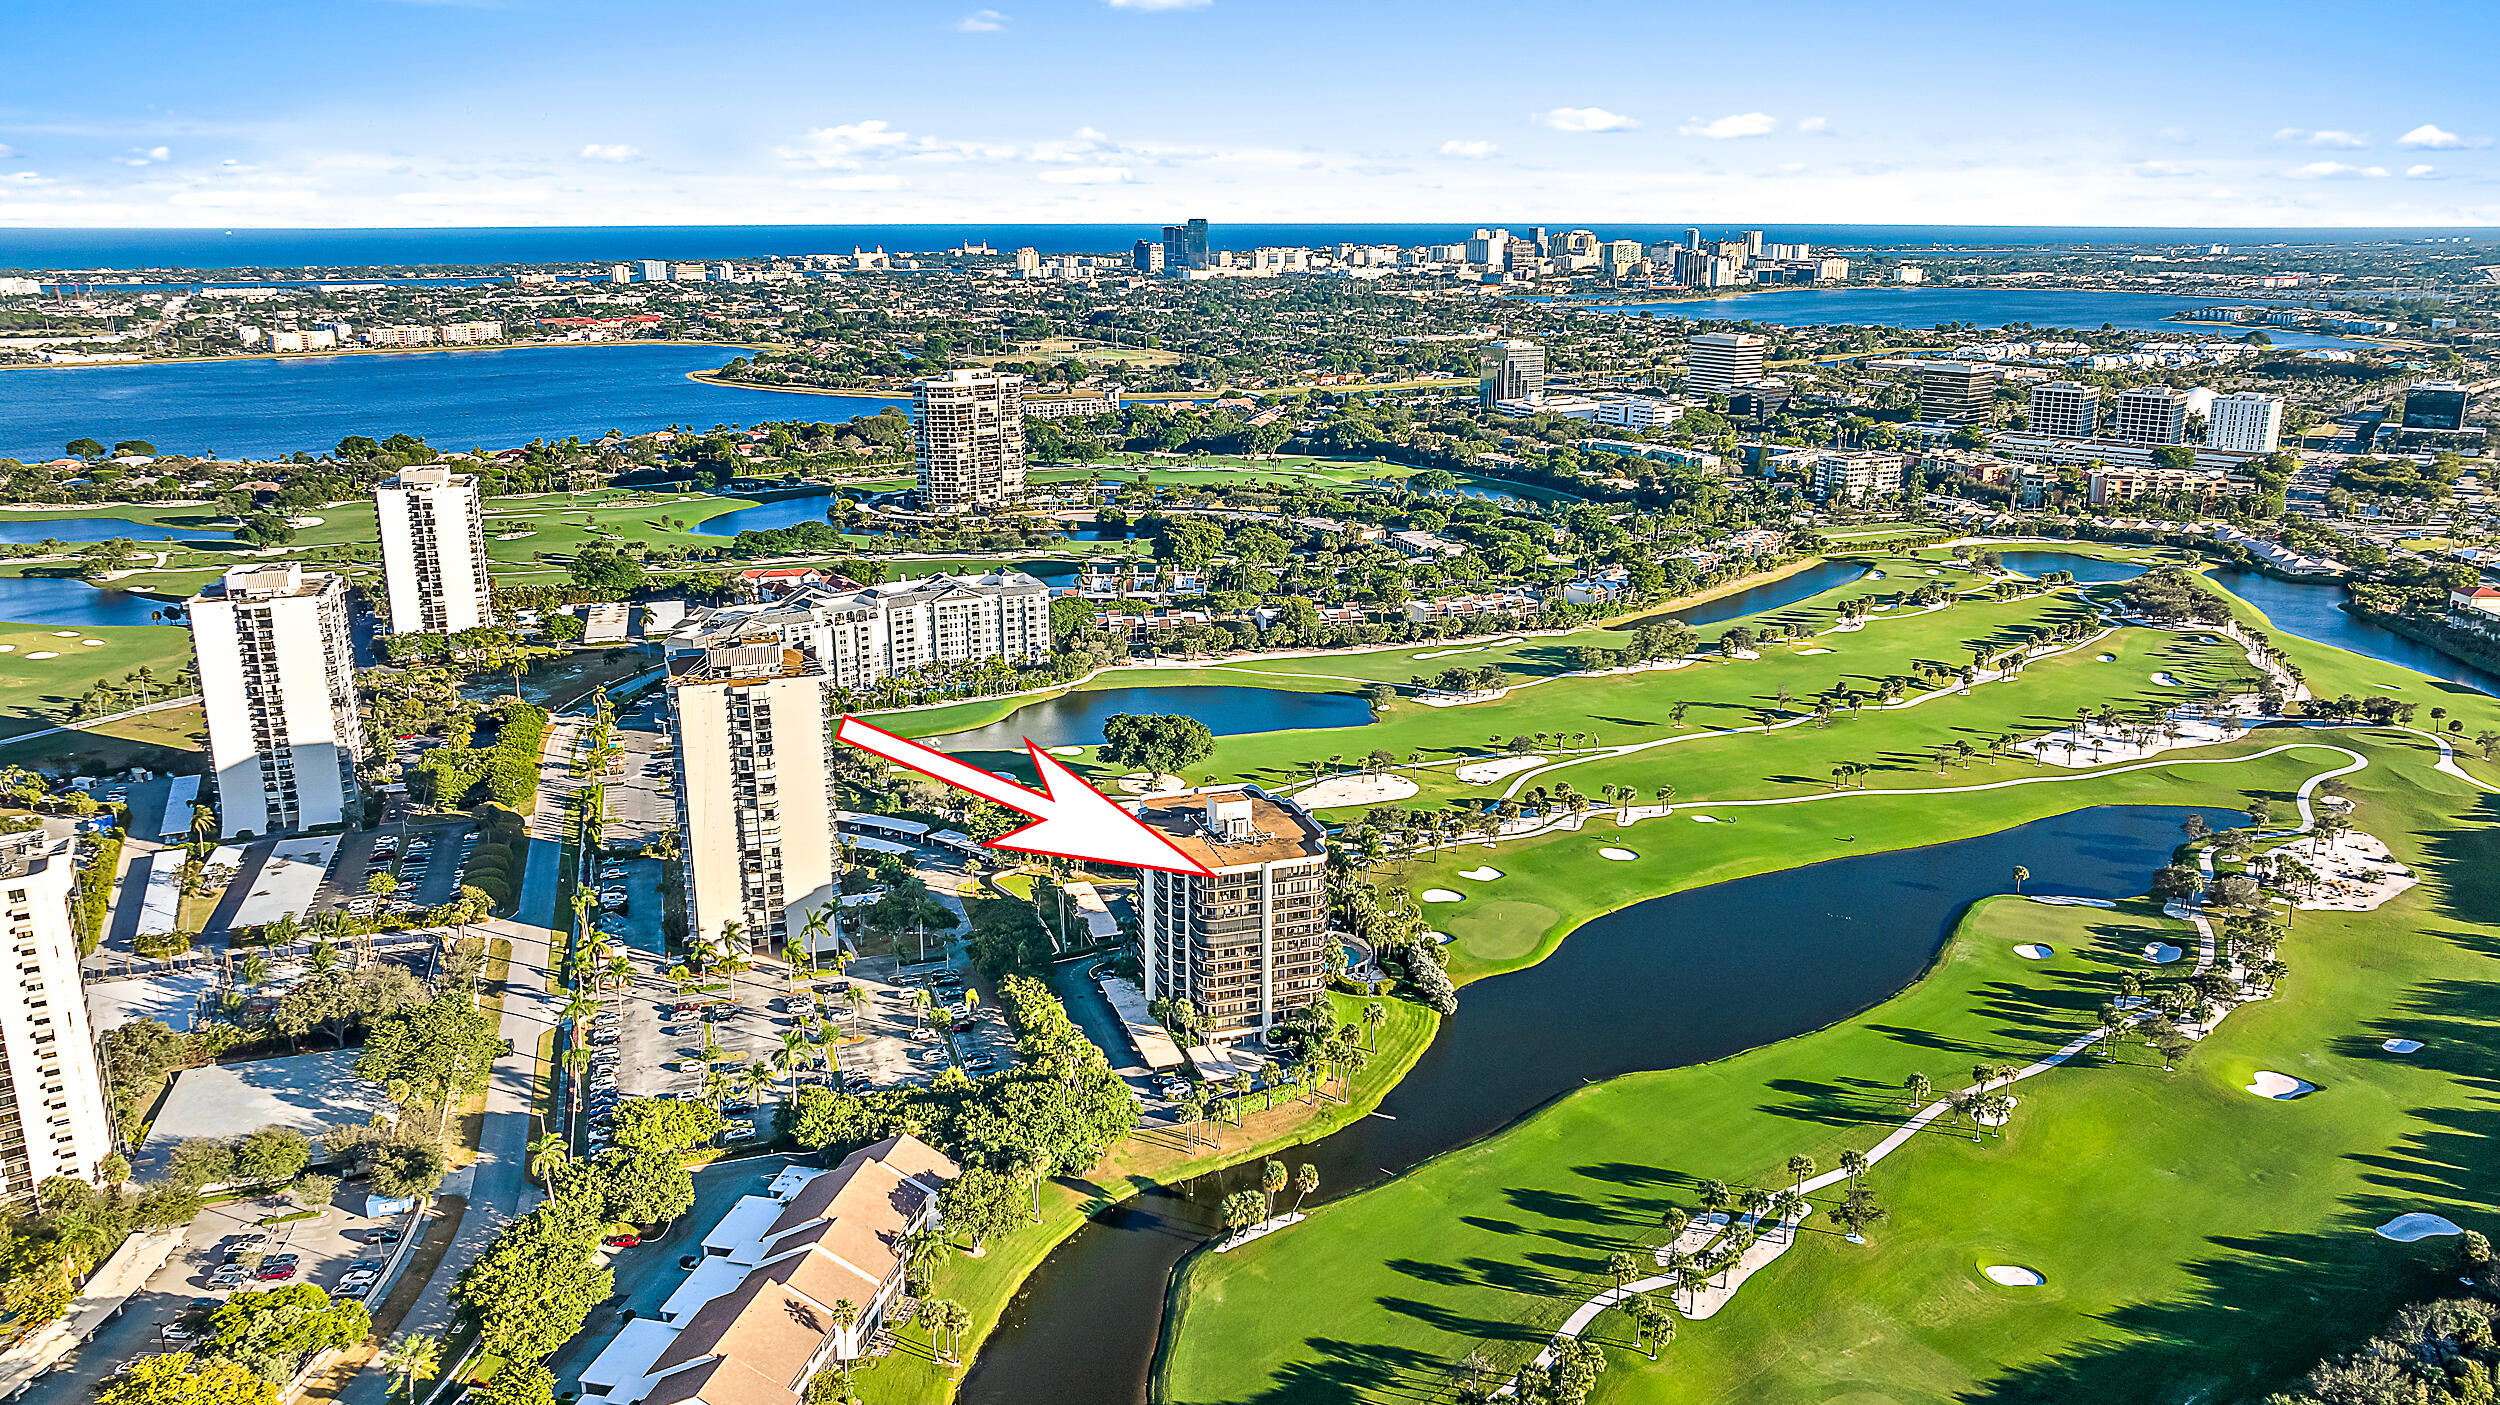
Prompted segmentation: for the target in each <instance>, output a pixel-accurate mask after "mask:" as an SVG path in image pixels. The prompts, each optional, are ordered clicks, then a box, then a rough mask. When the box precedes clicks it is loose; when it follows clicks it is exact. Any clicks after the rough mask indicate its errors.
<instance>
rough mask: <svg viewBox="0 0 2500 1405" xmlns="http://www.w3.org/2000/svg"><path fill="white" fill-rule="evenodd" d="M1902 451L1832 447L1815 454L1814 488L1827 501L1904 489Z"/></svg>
mask: <svg viewBox="0 0 2500 1405" xmlns="http://www.w3.org/2000/svg"><path fill="white" fill-rule="evenodd" d="M1906 462H1907V461H1906V460H1905V459H1903V458H1902V456H1901V455H1899V454H1888V453H1885V452H1883V451H1882V450H1880V449H1854V450H1844V449H1831V450H1826V451H1825V452H1823V453H1820V454H1817V455H1815V457H1814V465H1813V469H1812V473H1813V481H1814V491H1815V492H1817V493H1819V494H1821V495H1822V497H1823V499H1824V500H1825V501H1826V502H1860V501H1864V500H1865V499H1868V498H1882V497H1890V496H1892V495H1893V494H1895V493H1898V492H1900V491H1901V475H1902V468H1903V465H1904V464H1905V463H1906Z"/></svg>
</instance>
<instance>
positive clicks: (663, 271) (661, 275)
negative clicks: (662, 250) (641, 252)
mask: <svg viewBox="0 0 2500 1405" xmlns="http://www.w3.org/2000/svg"><path fill="white" fill-rule="evenodd" d="M642 281H643V282H645V283H665V282H667V281H668V261H667V260H666V259H644V260H643V261H642Z"/></svg>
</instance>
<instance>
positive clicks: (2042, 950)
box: [2014, 942, 2057, 961]
mask: <svg viewBox="0 0 2500 1405" xmlns="http://www.w3.org/2000/svg"><path fill="white" fill-rule="evenodd" d="M2014 954H2015V955H2016V956H2019V957H2021V958H2022V959H2024V960H2025V961H2046V960H2048V959H2049V958H2050V957H2052V956H2055V955H2056V954H2057V953H2056V952H2054V951H2051V950H2050V949H2048V948H2047V947H2045V946H2042V945H2040V944H2039V943H2038V942H2024V943H2023V944H2022V945H2021V946H2018V947H2016V948H2014Z"/></svg>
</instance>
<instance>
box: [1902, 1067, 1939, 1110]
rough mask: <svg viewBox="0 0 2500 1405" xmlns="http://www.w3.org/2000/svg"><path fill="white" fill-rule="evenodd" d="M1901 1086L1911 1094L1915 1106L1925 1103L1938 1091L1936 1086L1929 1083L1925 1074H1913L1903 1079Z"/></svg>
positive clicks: (1911, 1100)
mask: <svg viewBox="0 0 2500 1405" xmlns="http://www.w3.org/2000/svg"><path fill="white" fill-rule="evenodd" d="M1901 1086H1902V1087H1903V1088H1904V1089H1906V1090H1907V1091H1908V1092H1909V1095H1910V1102H1911V1103H1912V1104H1913V1105H1917V1104H1923V1103H1925V1102H1926V1101H1927V1099H1928V1098H1929V1097H1930V1096H1931V1095H1933V1094H1934V1093H1935V1091H1936V1085H1935V1084H1933V1083H1930V1082H1928V1081H1927V1075H1926V1074H1924V1073H1913V1074H1911V1075H1910V1076H1909V1077H1907V1078H1904V1079H1902V1080H1901Z"/></svg>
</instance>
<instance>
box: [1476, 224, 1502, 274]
mask: <svg viewBox="0 0 2500 1405" xmlns="http://www.w3.org/2000/svg"><path fill="white" fill-rule="evenodd" d="M1467 261H1468V262H1469V263H1471V264H1474V265H1475V266H1476V267H1478V268H1484V269H1496V268H1507V267H1509V266H1510V231H1509V230H1507V229H1479V230H1477V231H1476V232H1475V233H1473V234H1471V235H1469V236H1467Z"/></svg>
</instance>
